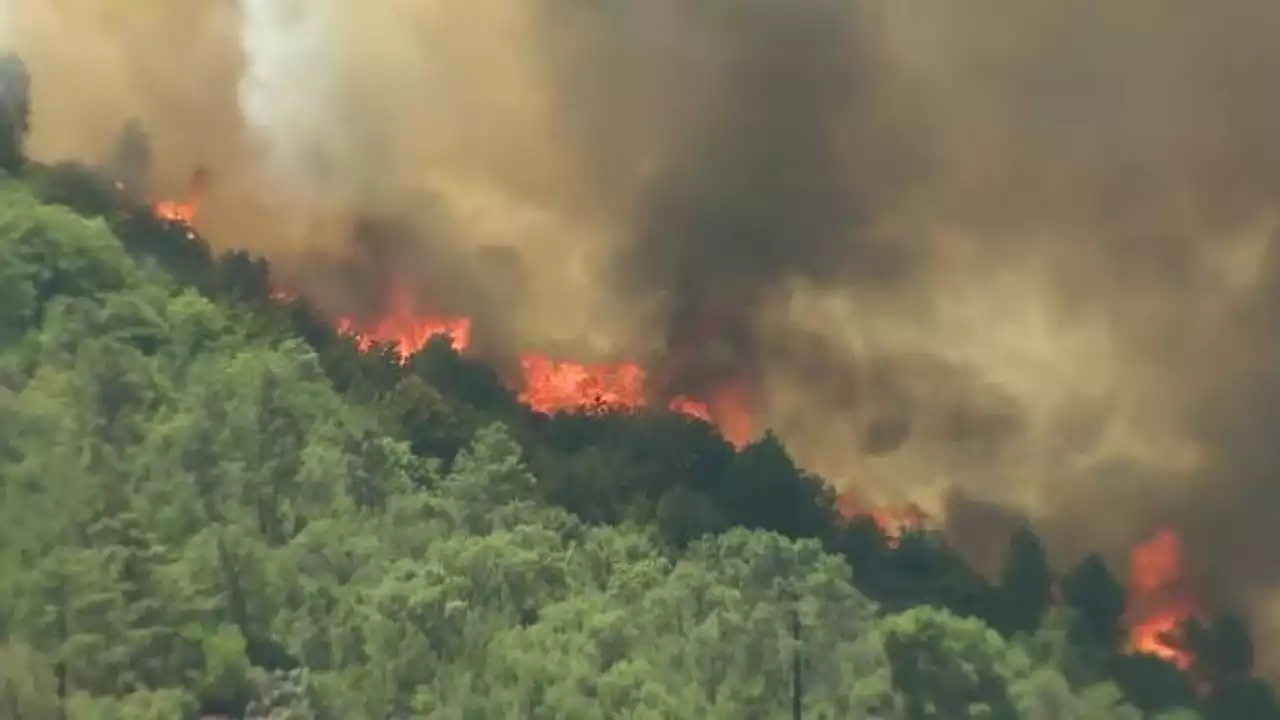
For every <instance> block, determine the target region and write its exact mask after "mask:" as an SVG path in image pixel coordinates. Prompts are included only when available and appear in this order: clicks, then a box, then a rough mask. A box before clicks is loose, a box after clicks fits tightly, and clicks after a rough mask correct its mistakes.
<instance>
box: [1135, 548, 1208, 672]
mask: <svg viewBox="0 0 1280 720" xmlns="http://www.w3.org/2000/svg"><path fill="white" fill-rule="evenodd" d="M1126 590H1127V602H1126V605H1127V607H1128V609H1127V610H1126V613H1125V622H1126V624H1127V625H1128V628H1129V633H1128V642H1127V649H1128V651H1129V652H1133V653H1145V654H1148V655H1154V656H1156V657H1159V658H1161V659H1164V660H1166V661H1168V662H1171V663H1173V664H1174V665H1177V666H1178V667H1180V668H1183V669H1186V668H1187V667H1188V666H1189V665H1190V664H1191V657H1190V655H1189V654H1188V653H1187V651H1186V650H1185V649H1183V648H1182V647H1180V646H1179V639H1180V635H1181V626H1182V624H1183V622H1185V621H1186V620H1187V619H1189V618H1191V617H1192V616H1193V615H1194V614H1195V613H1196V610H1197V608H1196V603H1195V602H1193V601H1192V599H1191V598H1190V597H1188V595H1187V593H1186V590H1185V584H1184V579H1183V576H1182V542H1181V541H1180V540H1179V539H1178V536H1177V535H1176V534H1174V533H1173V531H1171V530H1168V529H1161V530H1159V531H1158V532H1157V533H1156V534H1155V535H1154V536H1152V538H1151V539H1150V540H1148V541H1147V542H1145V543H1142V544H1141V545H1138V546H1137V547H1135V548H1134V549H1133V551H1132V553H1131V554H1130V557H1129V577H1128V583H1127V587H1126Z"/></svg>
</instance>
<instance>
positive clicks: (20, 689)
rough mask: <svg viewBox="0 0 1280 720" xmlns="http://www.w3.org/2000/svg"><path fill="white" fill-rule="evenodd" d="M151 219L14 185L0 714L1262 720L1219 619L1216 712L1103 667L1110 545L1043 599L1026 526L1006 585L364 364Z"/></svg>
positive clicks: (413, 373) (445, 363)
mask: <svg viewBox="0 0 1280 720" xmlns="http://www.w3.org/2000/svg"><path fill="white" fill-rule="evenodd" d="M122 152H123V151H122ZM126 154H127V153H126ZM32 192H35V193H38V194H39V197H40V198H42V199H43V200H45V201H46V202H41V200H39V199H37V197H36V196H33V195H32V194H31V193H32ZM49 203H56V204H57V205H56V206H55V205H53V204H49ZM141 210H142V209H141V208H137V207H132V208H131V207H129V202H128V201H126V200H124V199H122V198H120V197H116V196H115V195H113V194H112V193H111V191H109V190H107V189H105V188H104V186H103V184H102V181H101V179H100V178H99V177H98V176H97V175H95V174H94V173H91V172H88V171H87V169H85V168H82V167H69V166H67V167H61V168H42V167H38V166H31V167H28V168H27V174H26V175H25V176H24V177H23V178H22V180H21V182H18V181H14V182H10V183H9V184H7V185H4V186H0V422H3V427H4V428H5V432H4V433H2V434H0V490H2V491H3V495H2V497H3V498H4V501H3V503H2V504H0V570H2V572H0V717H21V718H24V719H25V718H31V719H33V720H40V719H42V718H50V719H51V720H52V719H54V718H57V719H59V720H62V719H65V718H93V719H98V718H102V719H115V718H119V719H121V720H123V719H124V718H130V719H135V718H143V719H144V720H145V719H146V718H156V719H157V720H159V719H160V718H164V719H165V720H170V719H172V718H195V717H198V716H199V715H200V714H220V715H224V716H228V717H237V718H268V717H269V718H273V719H275V720H279V719H280V718H298V719H304V718H306V719H311V718H335V719H338V718H340V719H342V720H361V719H362V718H368V719H370V720H385V719H386V718H400V717H423V716H430V717H437V718H458V719H461V718H490V717H495V718H503V717H518V718H530V719H536V718H598V717H635V718H655V719H657V718H680V717H688V718H725V719H726V720H738V719H740V718H774V717H793V716H795V715H794V713H797V712H798V714H799V716H800V717H804V718H826V719H830V720H836V719H850V720H859V719H866V720H870V719H872V718H876V719H878V720H915V719H916V718H947V719H949V718H961V717H975V718H977V717H988V718H1019V719H1022V718H1025V719H1027V720H1108V719H1111V718H1115V719H1117V720H1137V719H1138V718H1141V717H1143V716H1144V715H1143V713H1148V714H1153V713H1155V712H1158V711H1166V710H1167V711H1170V712H1178V709H1177V706H1179V705H1184V706H1188V707H1194V708H1195V709H1196V710H1203V711H1204V712H1205V714H1206V717H1209V718H1224V719H1225V718H1243V717H1249V718H1267V717H1275V715H1276V711H1275V707H1276V704H1275V698H1274V696H1273V695H1272V694H1271V693H1270V690H1269V689H1268V688H1267V686H1266V685H1264V684H1262V683H1261V682H1259V681H1257V680H1256V679H1255V678H1253V677H1252V646H1251V645H1250V644H1249V642H1248V632H1247V628H1244V627H1243V626H1242V625H1241V624H1239V623H1236V622H1234V621H1223V622H1220V623H1211V624H1206V625H1204V626H1197V627H1196V628H1193V629H1191V630H1189V633H1188V639H1189V641H1190V642H1192V643H1193V644H1195V645H1196V646H1197V648H1198V650H1197V655H1196V657H1197V665H1196V666H1195V667H1194V668H1193V672H1194V673H1195V674H1196V676H1197V677H1198V678H1202V679H1203V680H1205V681H1206V682H1207V683H1208V684H1209V686H1210V688H1211V692H1208V693H1206V694H1205V695H1204V696H1196V695H1194V694H1193V693H1191V692H1190V690H1189V688H1190V687H1191V685H1190V684H1189V682H1188V680H1187V676H1186V675H1185V674H1184V673H1182V672H1180V671H1178V670H1177V669H1176V668H1173V667H1172V666H1170V665H1167V664H1164V663H1161V662H1160V661H1158V660H1154V659H1151V658H1144V659H1133V658H1124V657H1118V656H1117V652H1116V651H1117V641H1118V637H1119V636H1118V623H1119V620H1120V617H1121V613H1122V611H1123V602H1124V598H1123V594H1122V592H1121V591H1120V589H1119V586H1118V584H1116V583H1115V580H1114V578H1113V577H1112V576H1111V575H1110V574H1109V572H1108V571H1107V570H1106V568H1105V566H1104V565H1102V563H1101V561H1100V560H1097V559H1090V560H1088V561H1086V562H1085V563H1084V564H1082V565H1081V566H1079V567H1078V568H1076V569H1075V570H1073V571H1071V572H1069V573H1068V574H1067V576H1066V577H1065V578H1064V580H1063V582H1062V583H1061V588H1062V595H1063V598H1064V600H1065V605H1064V606H1060V607H1056V608H1055V607H1051V602H1050V586H1051V585H1052V584H1053V580H1054V578H1053V576H1052V575H1051V574H1050V572H1049V568H1048V565H1047V563H1046V561H1045V558H1044V552H1043V549H1042V548H1041V547H1040V544H1039V542H1038V540H1037V539H1036V538H1035V536H1034V535H1032V534H1031V533H1030V532H1029V531H1024V532H1021V533H1019V534H1018V535H1016V536H1015V537H1014V538H1013V541H1012V543H1011V547H1010V553H1009V557H1008V562H1007V565H1006V568H1005V571H1004V572H1003V574H1002V576H1001V578H1000V582H999V583H998V584H995V585H992V584H991V583H988V582H987V581H986V580H985V579H983V578H982V577H981V576H979V575H978V574H977V573H976V572H974V571H973V570H972V569H971V568H969V567H968V566H967V565H966V564H965V563H963V562H962V561H961V560H960V558H959V556H958V555H957V554H956V553H955V552H953V551H952V549H951V548H950V547H949V546H948V545H947V543H946V541H945V538H943V537H942V536H940V535H939V534H937V533H933V532H924V531H921V532H915V533H909V534H907V535H906V536H904V537H902V538H900V539H899V540H898V541H897V542H896V543H890V542H888V541H887V539H886V538H885V537H884V536H883V535H882V534H881V533H880V531H879V530H878V529H877V528H876V527H875V525H874V523H871V522H869V521H865V520H863V521H854V522H851V523H844V522H841V521H838V520H837V518H836V516H835V513H834V509H833V498H832V496H831V494H830V493H829V491H827V490H826V489H825V487H824V485H823V483H822V482H821V480H820V479H818V478H816V477H813V476H811V475H809V474H807V473H805V472H804V471H803V470H801V469H800V468H798V467H797V466H796V464H795V463H794V462H793V460H792V459H791V458H790V456H789V455H788V454H787V452H786V450H785V448H783V447H782V445H781V443H780V442H778V440H777V439H776V438H774V437H772V436H766V437H765V438H764V439H762V440H760V441H759V442H757V443H754V444H753V445H751V446H749V447H747V448H745V449H744V450H742V451H740V452H739V451H735V450H734V449H733V448H732V447H731V446H730V445H729V444H728V443H726V442H725V441H724V440H723V438H721V437H719V435H718V434H717V433H716V432H715V431H714V429H713V428H711V427H710V426H708V425H706V424H704V423H700V422H697V421H693V420H690V419H688V418H684V417H681V416H677V415H674V414H671V413H665V412H658V413H655V412H640V413H603V414H596V415H591V416H585V415H572V414H569V415H560V416H556V417H544V416H537V415H533V414H532V413H529V412H528V411H527V410H525V409H523V408H521V407H520V406H519V405H518V404H517V403H516V402H515V399H514V398H513V397H512V396H511V394H510V392H508V391H507V390H506V389H505V388H504V386H503V384H502V383H501V382H500V380H499V378H498V375H497V374H496V373H495V372H494V371H493V370H492V369H491V368H488V367H486V366H484V365H483V364H482V363H480V362H478V361H477V360H475V359H472V358H469V357H460V356H459V355H457V354H456V353H454V352H453V351H452V350H450V349H449V348H448V347H447V345H446V344H444V343H439V342H436V343H432V344H430V345H429V346H428V347H427V348H426V349H424V350H423V351H422V352H421V353H419V354H418V355H417V356H416V357H414V358H413V359H412V360H411V361H410V362H409V363H408V364H406V365H401V364H399V363H397V362H394V361H393V358H392V357H391V356H390V355H388V354H386V353H376V352H375V353H372V354H361V353H359V352H357V351H356V350H355V348H354V347H353V345H352V343H351V342H350V340H349V339H346V338H343V337H341V336H339V335H337V334H336V333H335V332H334V331H333V330H332V328H331V326H330V324H329V323H328V322H327V321H326V320H325V318H323V317H322V316H320V315H319V314H318V313H316V312H315V311H314V309H313V308H310V307H309V306H308V305H307V304H306V303H305V302H301V301H299V302H293V303H288V304H285V305H283V306H282V305H279V304H276V303H273V302H271V301H270V300H269V299H268V297H267V294H268V290H269V284H270V283H269V281H270V274H269V269H268V268H267V267H266V266H265V264H263V263H261V262H260V261H257V260H255V259H253V258H250V257H248V256H247V255H227V256H222V257H220V258H215V257H214V256H213V254H212V253H211V252H210V251H209V249H208V247H207V246H206V245H203V244H202V243H201V242H200V241H199V240H198V239H197V240H194V241H193V240H189V239H188V238H187V237H186V234H185V231H184V230H182V229H179V228H175V227H172V226H170V225H167V224H165V223H160V222H157V221H156V220H155V219H154V218H150V217H148V216H147V215H146V214H145V213H144V212H142V211H141ZM76 211H79V212H81V213H87V214H90V215H95V216H101V218H99V219H95V220H87V219H85V217H84V216H82V215H80V214H77V212H76ZM102 218H105V219H102ZM1153 663H1154V665H1153ZM1151 668H1158V669H1157V670H1152V669H1151ZM1122 688H1123V690H1122ZM1184 709H1185V708H1184ZM1187 712H1192V711H1190V710H1188V711H1187ZM1170 717H1172V716H1170ZM1189 717H1195V715H1194V714H1193V715H1190V716H1189Z"/></svg>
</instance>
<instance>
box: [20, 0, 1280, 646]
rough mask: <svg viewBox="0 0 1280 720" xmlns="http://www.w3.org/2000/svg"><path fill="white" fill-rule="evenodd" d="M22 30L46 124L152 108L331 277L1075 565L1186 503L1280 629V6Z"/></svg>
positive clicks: (23, 9)
mask: <svg viewBox="0 0 1280 720" xmlns="http://www.w3.org/2000/svg"><path fill="white" fill-rule="evenodd" d="M13 27H14V28H15V31H14V37H15V38H16V40H15V45H16V46H17V47H18V49H19V50H20V51H21V52H23V54H24V56H25V57H26V58H27V60H28V63H29V65H30V67H31V71H32V82H33V93H34V100H35V105H36V107H35V118H34V124H35V135H34V138H33V140H34V145H33V149H34V151H35V152H36V154H37V156H38V157H41V158H46V159H57V158H62V157H75V158H82V159H90V160H96V159H98V158H102V157H105V156H107V155H108V154H109V152H110V148H111V146H112V144H113V143H114V142H115V139H116V136H117V134H118V133H119V131H120V128H121V127H123V125H124V123H125V122H126V121H127V120H128V119H130V118H133V117H136V118H138V119H139V120H140V121H141V123H142V125H143V127H145V128H146V130H147V132H148V133H149V135H150V137H151V140H152V144H153V153H152V154H153V157H154V158H155V160H156V165H155V167H154V168H153V175H154V180H155V187H156V192H166V188H169V192H171V193H172V194H175V195H176V194H178V193H180V192H181V189H182V187H183V186H184V183H185V180H186V178H187V177H188V176H189V174H190V172H191V170H192V169H193V168H194V167H196V166H200V165H206V166H208V167H209V169H210V177H211V187H210V197H209V204H208V205H207V207H206V208H205V214H204V215H203V216H202V218H201V219H200V224H201V227H202V229H203V230H204V231H205V232H206V234H208V235H209V236H210V237H211V239H212V240H213V241H214V242H215V243H218V244H222V245H227V246H245V247H251V248H254V249H258V250H261V251H263V252H266V253H268V254H270V255H271V256H273V257H274V258H276V259H277V260H278V261H279V262H280V263H281V265H282V266H283V267H284V268H285V269H286V270H289V271H291V274H290V281H291V282H294V283H296V284H297V285H299V286H300V287H302V288H304V289H308V290H310V291H312V292H313V293H317V294H318V295H319V296H320V297H321V299H322V300H323V301H325V302H328V303H331V304H333V305H334V306H335V307H339V306H341V307H345V306H349V304H350V303H354V302H356V300H358V299H360V298H361V297H363V298H364V299H365V300H369V299H370V298H368V297H367V296H368V295H369V293H370V292H377V291H378V290H379V286H384V285H386V283H387V282H389V281H390V280H391V279H392V278H391V276H389V275H387V274H386V273H388V272H389V271H394V272H395V273H396V274H398V275H399V276H401V277H400V278H399V279H400V280H402V281H404V282H408V283H410V284H412V285H414V286H416V287H419V288H421V290H422V292H421V296H422V300H423V301H424V302H428V303H430V305H431V306H432V307H434V308H437V309H440V310H443V311H449V312H462V313H468V314H471V315H473V316H475V317H476V318H477V323H476V326H477V328H478V330H479V331H480V332H481V333H482V334H486V333H487V334H488V336H489V342H488V343H487V344H488V346H489V347H491V348H493V351H494V352H496V353H499V354H500V353H501V352H502V351H503V349H506V348H513V347H537V348H541V349H545V350H555V351H564V352H573V353H576V354H580V355H592V356H596V355H600V356H608V355H618V354H625V355H627V356H631V357H649V358H653V361H652V363H651V364H652V365H653V367H654V369H655V371H657V372H658V373H659V376H660V377H661V379H662V381H663V382H665V383H667V384H668V385H669V386H670V388H671V389H673V390H680V391H692V392H699V391H702V390H705V389H708V388H710V387H712V386H714V385H716V384H717V383H722V382H728V381H733V382H746V383H747V384H748V386H749V387H750V388H751V391H752V401H753V403H754V404H755V406H756V408H755V409H756V413H757V415H758V416H759V417H760V418H761V420H762V422H767V423H769V424H771V425H773V426H774V427H776V428H777V429H778V431H779V432H780V433H781V434H782V435H783V436H784V437H785V438H786V439H787V440H788V441H789V442H790V443H791V444H792V447H793V448H795V450H796V452H797V454H798V455H799V457H800V459H801V460H802V461H804V462H805V463H806V464H809V465H810V466H812V467H814V468H815V469H817V470H819V471H820V472H822V473H823V474H824V475H826V476H827V477H829V478H831V479H832V480H833V481H834V482H837V483H841V484H849V483H851V484H855V485H857V486H858V487H859V488H861V489H862V490H863V492H865V493H866V494H868V495H870V496H871V497H872V498H875V499H881V500H897V499H913V500H917V501H920V502H923V503H924V504H926V505H927V506H930V507H932V508H933V509H935V510H938V511H940V512H946V513H949V514H950V515H951V517H952V518H953V520H954V521H955V524H956V526H957V531H958V532H959V533H960V534H961V535H964V536H966V537H969V538H970V541H971V543H972V544H973V545H974V546H975V547H977V546H979V545H981V544H982V543H983V542H984V538H981V537H974V536H975V533H976V535H981V534H982V533H981V532H980V530H975V527H976V526H975V525H974V524H973V523H970V524H969V526H967V527H966V525H965V521H966V519H968V518H971V517H974V516H981V517H983V518H991V517H996V516H1025V517H1029V518H1031V519H1032V520H1033V521H1034V522H1036V523H1037V525H1038V527H1040V528H1041V529H1043V530H1044V532H1046V533H1047V534H1048V535H1049V536H1050V537H1051V539H1052V540H1053V544H1054V548H1055V549H1056V551H1057V554H1058V555H1059V556H1061V557H1062V558H1064V559H1069V558H1070V557H1071V556H1073V555H1076V554H1078V553H1079V552H1082V551H1084V550H1086V549H1094V548H1097V547H1099V546H1101V547H1102V549H1105V550H1109V551H1113V552H1118V551H1120V550H1122V549H1123V548H1125V547H1127V546H1129V545H1130V544H1132V543H1133V542H1134V541H1135V540H1137V539H1139V538H1140V537H1141V536H1142V535H1144V534H1146V533H1147V532H1149V531H1150V530H1151V529H1152V528H1153V527H1154V526H1155V525H1156V524H1158V523H1168V524H1170V525H1172V526H1173V527H1175V528H1176V529H1178V530H1179V531H1180V532H1181V533H1182V534H1183V535H1184V536H1185V538H1186V540H1187V545H1188V548H1189V551H1190V553H1191V555H1192V558H1191V559H1192V560H1193V561H1195V562H1196V564H1197V567H1196V570H1197V571H1199V572H1200V573H1202V574H1203V575H1204V577H1203V580H1204V587H1205V588H1213V589H1215V590H1220V591H1221V593H1222V597H1221V598H1214V599H1215V600H1221V601H1223V602H1239V603H1244V604H1247V605H1248V606H1249V607H1250V609H1251V610H1253V612H1254V616H1255V619H1256V620H1257V621H1258V623H1259V624H1260V625H1262V626H1263V629H1269V630H1271V631H1276V632H1280V611H1276V612H1274V613H1273V612H1272V610H1271V607H1272V602H1271V600H1272V597H1271V596H1272V595H1274V594H1275V593H1274V591H1275V590H1276V589H1278V588H1280V564H1278V563H1277V562H1276V561H1274V560H1273V559H1272V557H1271V556H1272V553H1269V552H1267V550H1266V548H1268V547H1269V546H1270V545H1271V544H1272V542H1274V541H1275V540H1276V539H1277V538H1276V537H1275V533H1274V531H1273V530H1272V529H1271V528H1274V527H1276V526H1277V524H1278V523H1277V522H1276V521H1277V519H1280V518H1276V517H1273V515H1275V514H1276V513H1280V510H1276V509H1275V508H1277V507H1280V503H1277V502H1274V500H1277V499H1280V498H1273V495H1274V494H1275V493H1276V492H1277V491H1276V490H1274V489H1272V483H1271V480H1270V474H1271V472H1272V471H1273V469H1274V468H1276V467H1277V463H1280V457H1278V456H1277V451H1276V450H1275V449H1274V447H1275V444H1274V443H1273V442H1272V441H1271V440H1270V439H1269V435H1268V432H1269V428H1271V427H1272V426H1274V425H1275V424H1276V423H1277V421H1280V417H1277V410H1276V408H1277V407H1280V406H1278V405H1277V400H1280V382H1278V381H1280V347H1278V346H1277V342H1276V341H1275V340H1273V339H1272V337H1271V334H1272V332H1273V329H1274V328H1275V327H1276V326H1277V323H1278V322H1280V312H1278V310H1280V304H1278V303H1277V300H1280V297H1277V293H1278V292H1280V263H1278V262H1277V261H1276V259H1275V258H1276V250H1275V247H1274V245H1275V243H1274V242H1273V239H1274V238H1275V236H1276V234H1275V233H1276V221H1277V216H1276V210H1277V198H1278V197H1280V195H1277V191H1280V140H1277V135H1276V133H1275V128H1276V127H1280V100H1277V99H1276V98H1278V97H1280V96H1277V95H1276V94H1275V93H1274V92H1273V88H1272V84H1273V81H1274V78H1275V77H1278V76H1280V74H1278V73H1280V50H1277V49H1276V47H1275V43H1274V38H1275V37H1277V36H1280V32H1278V31H1280V5H1276V4H1275V3H1274V2H1272V1H1271V0H1219V2H1215V3H1204V2H1197V1H1193V0H1132V1H1131V2H1125V3H1115V2H1108V1H1107V0H1087V1H1084V2H1075V3H1061V2H1054V1H1053V0H977V1H976V2H969V3H963V4H961V3H954V2H949V1H948V0H919V1H918V2H913V3H900V2H872V1H871V0H862V1H861V2H855V3H850V2H841V1H837V0H799V1H797V2H790V3H778V2H766V1H765V0H739V1H736V2H730V1H729V0H713V1H712V2H700V3H690V2H683V1H680V0H617V1H614V2H577V3H565V2H558V1H553V0H524V1H523V2H505V1H504V2H498V1H497V0H494V1H492V2H489V1H487V0H475V1H474V2H467V3H460V2H455V1H454V0H399V1H396V2H385V3H379V4H377V5H376V6H375V5H374V4H371V3H365V4H360V3H339V2H330V1H328V0H325V1H321V0H315V1H313V2H305V3H304V2H297V1H296V0H295V1H294V2H265V1H263V0H244V1H243V2H242V3H241V4H240V5H239V6H236V5H235V4H232V3H229V2H216V1H215V0H185V1H184V2H160V1H159V0H152V1H150V2H148V1H146V0H136V1H135V2H134V3H116V4H109V3H101V2H96V1H92V0H79V1H77V0H62V1H61V2H54V1H53V0H49V2H40V3H30V2H29V3H26V4H24V5H20V6H18V12H17V14H16V15H15V17H14V26H13ZM373 248H376V252H374V251H373V250H372V249H373ZM316 257H323V258H329V259H330V261H327V262H328V267H346V266H345V265H342V264H341V263H342V262H347V263H354V264H355V265H356V266H358V265H359V264H360V263H361V262H364V263H368V262H369V261H370V260H376V263H374V264H375V265H377V268H378V269H377V270H376V272H374V273H373V277H375V278H377V279H376V280H374V281H363V280H356V279H352V280H347V281H345V283H346V284H345V285H344V284H343V283H340V282H336V281H335V280H334V278H333V277H332V276H330V275H326V274H325V273H322V272H321V271H319V270H318V269H317V268H319V267H322V266H323V265H324V264H323V263H318V262H317V261H316V260H315V258H316ZM378 273H383V274H382V275H379V274H378ZM342 276H343V277H347V276H350V277H352V278H357V277H366V276H367V274H364V273H362V272H346V273H343V275H342ZM405 276H407V277H405ZM370 287H371V288H372V289H368V288H370ZM373 299H375V300H376V299H377V298H373ZM957 491H960V492H961V493H962V495H963V497H964V498H966V499H965V500H964V501H961V502H957V501H956V498H957V497H959V496H958V495H957V494H956V493H957ZM1002 514H1003V515H1002ZM982 524H988V525H990V524H994V523H985V522H984V523H982ZM1224 528H1229V530H1228V529H1224Z"/></svg>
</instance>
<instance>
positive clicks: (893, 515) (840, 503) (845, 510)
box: [836, 490, 925, 547]
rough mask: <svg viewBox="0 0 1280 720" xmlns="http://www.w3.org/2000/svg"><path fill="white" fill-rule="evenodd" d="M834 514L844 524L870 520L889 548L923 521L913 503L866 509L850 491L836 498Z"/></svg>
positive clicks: (921, 510)
mask: <svg viewBox="0 0 1280 720" xmlns="http://www.w3.org/2000/svg"><path fill="white" fill-rule="evenodd" d="M836 512H838V513H839V514H840V517H841V518H843V519H844V520H845V522H849V521H851V520H853V519H854V518H859V517H866V518H870V519H871V521H872V522H874V523H875V524H876V527H877V528H879V530H880V533H881V534H882V535H884V536H885V539H886V540H888V542H889V547H897V546H898V541H899V539H900V538H901V537H902V535H903V533H906V532H908V531H910V530H916V529H919V528H920V527H922V526H923V525H924V521H925V514H924V510H923V509H922V508H921V507H920V506H919V505H916V504H915V503H904V504H902V505H899V506H895V507H868V506H867V504H866V503H864V502H863V501H862V499H861V498H860V497H858V495H857V494H856V493H854V492H853V491H851V490H845V491H843V492H841V493H840V494H839V495H837V496H836Z"/></svg>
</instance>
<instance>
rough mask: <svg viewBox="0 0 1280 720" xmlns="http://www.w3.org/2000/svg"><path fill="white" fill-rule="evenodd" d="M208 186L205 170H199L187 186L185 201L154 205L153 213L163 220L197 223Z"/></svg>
mask: <svg viewBox="0 0 1280 720" xmlns="http://www.w3.org/2000/svg"><path fill="white" fill-rule="evenodd" d="M207 184H208V174H207V173H206V172H205V171H204V169H203V168H198V169H197V170H196V171H195V172H194V173H192V174H191V180H190V182H189V183H188V184H187V194H186V197H185V198H184V199H183V200H181V201H177V200H164V201H161V202H157V203H153V204H152V205H151V212H152V213H154V214H155V216H156V217H158V218H160V219H161V220H167V221H169V222H172V223H179V224H182V225H190V224H191V223H192V222H194V221H195V219H196V213H197V212H198V211H199V210H200V201H201V200H203V199H204V191H205V186H206V185H207Z"/></svg>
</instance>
